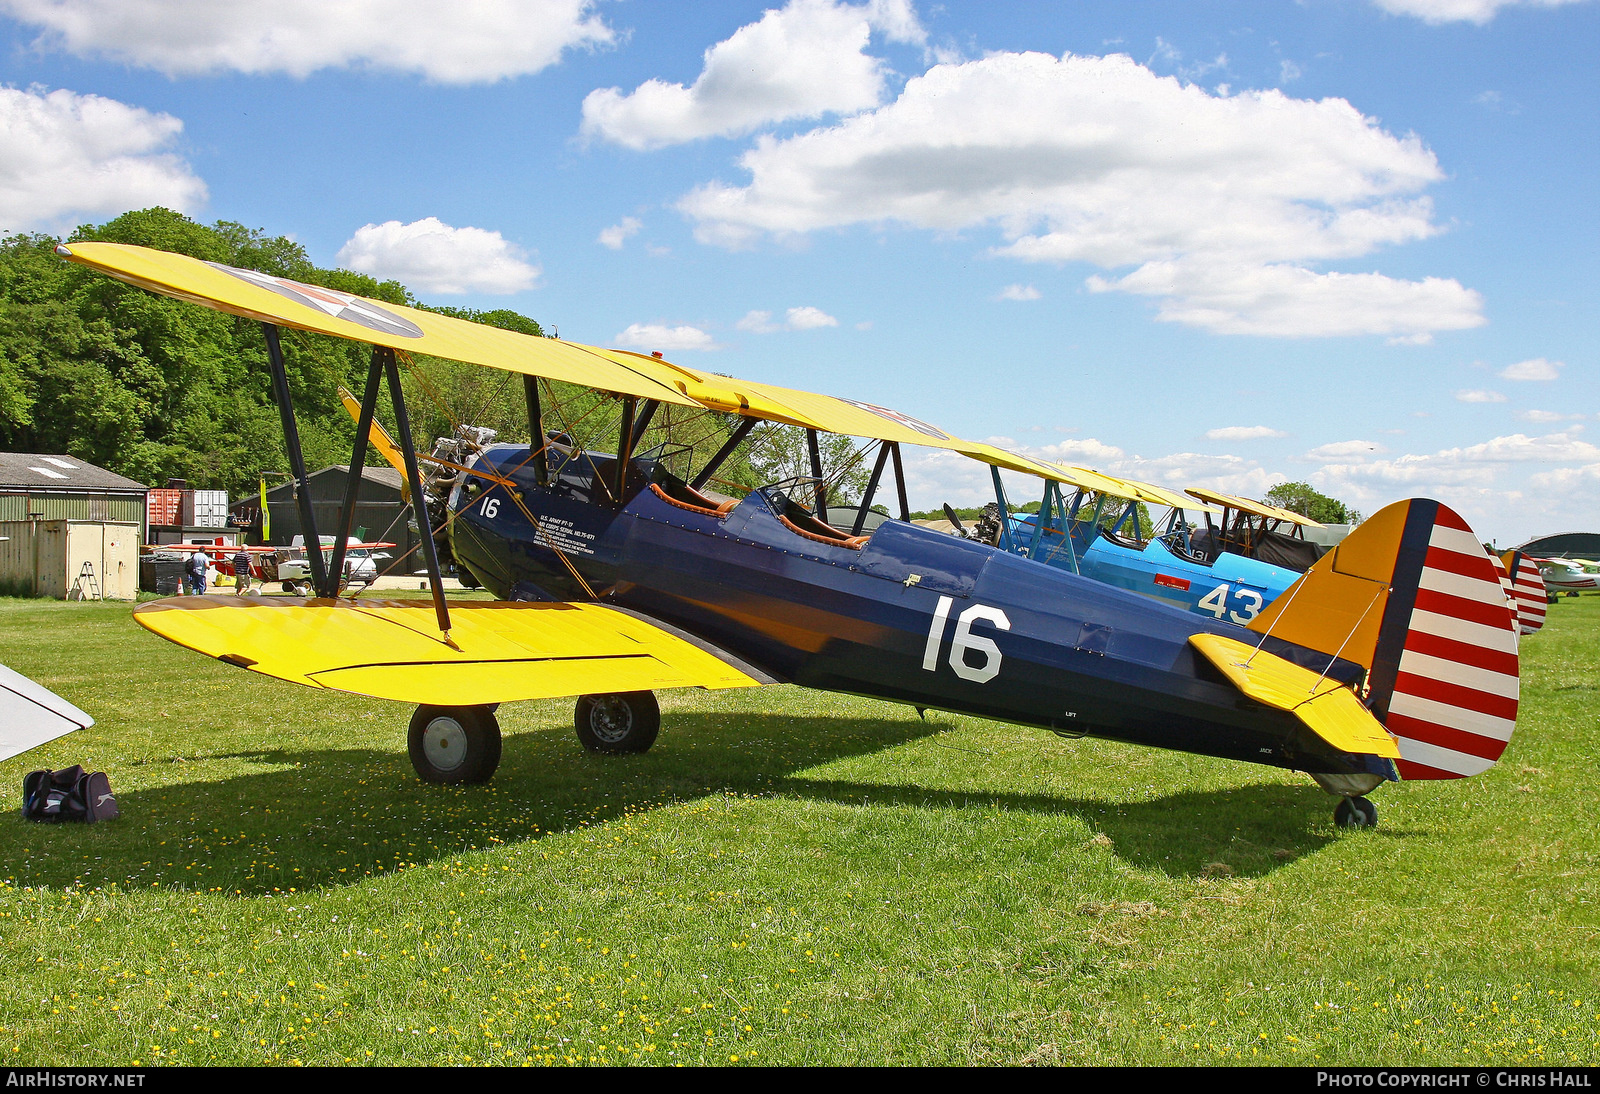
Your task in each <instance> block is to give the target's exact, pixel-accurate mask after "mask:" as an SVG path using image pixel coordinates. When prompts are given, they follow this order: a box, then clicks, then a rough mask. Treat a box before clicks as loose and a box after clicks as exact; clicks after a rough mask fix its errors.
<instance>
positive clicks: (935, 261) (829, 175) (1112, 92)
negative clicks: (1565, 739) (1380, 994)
mask: <svg viewBox="0 0 1600 1094" xmlns="http://www.w3.org/2000/svg"><path fill="white" fill-rule="evenodd" d="M1597 47H1600V0H1299V2H1291V0H1272V2H1269V0H1260V2H1246V0H1237V2H1223V0H1175V2H1161V0H1150V2H1137V0H1134V2H1118V3H1111V2H1104V0H1080V2H1077V3H1072V4H1052V3H1043V2H1036V3H1007V2H1005V0H985V2H981V3H967V2H963V0H946V2H943V3H928V2H925V0H924V2H918V0H863V2H859V3H852V2H846V0H788V2H787V3H785V4H783V5H781V6H772V7H765V6H763V5H762V4H760V3H739V2H734V0H726V2H697V3H694V4H683V3H667V2H664V0H456V2H455V3H452V4H449V5H442V4H438V3H434V2H427V0H253V2H252V3H251V4H249V5H234V4H225V3H212V2H207V0H0V233H10V232H22V231H44V232H52V233H61V232H66V231H70V230H71V229H72V228H73V227H74V226H76V225H77V224H80V223H86V222H100V221H104V220H107V219H110V218H111V217H114V216H116V215H117V214H119V213H121V212H124V211H126V210H128V209H136V208H142V207H145V206H149V205H157V204H159V205H165V206H168V207H170V208H175V209H178V210H181V211H182V212H184V213H186V214H188V215H190V216H192V217H194V218H196V219H198V220H201V221H204V222H207V223H210V222H212V221H216V220H229V221H237V222H240V223H243V224H245V225H246V226H249V227H252V228H262V229H265V230H266V231H267V232H268V233H269V234H272V235H287V236H290V237H292V238H294V239H296V240H298V241H299V242H300V243H302V244H303V245H304V246H305V247H306V249H307V251H308V252H309V254H310V256H311V258H312V260H313V261H314V262H316V263H317V264H319V265H325V266H334V265H337V266H343V267H346V268H349V269H353V270H358V271H361V272H364V273H370V274H373V275H376V276H378V277H380V278H397V279H399V280H401V281H403V282H405V283H406V284H407V285H408V286H409V287H410V288H411V289H412V290H413V291H414V292H415V293H416V294H417V295H418V296H419V297H420V298H421V299H422V300H423V301H425V302H428V303H433V304H452V305H457V306H467V307H478V308H512V309H515V310H517V311H520V312H523V313H524V314H527V315H530V316H532V317H534V318H535V319H537V320H539V322H540V323H541V324H543V325H544V326H545V327H546V329H547V330H549V329H551V328H554V329H555V330H556V331H557V332H558V333H559V334H560V336H561V337H563V338H568V339H572V340H576V341H582V342H589V343H596V344H602V345H611V346H622V347H627V348H633V349H639V350H644V351H650V350H661V351H663V352H664V353H665V354H666V356H667V357H668V359H673V360H678V361H681V362H682V363H684V364H688V365H692V366H694V367H697V368H702V369H707V370H710V371H715V372H721V373H726V374H729V375H735V376H743V377H748V378H750V379H756V380H764V381H769V382H774V383H780V384H785V385H788V386H793V387H803V388H808V389H811V390H817V391H823V392H827V393H828V394H833V395H839V396H844V397H847V398H852V399H858V400H865V401H870V402H874V403H879V404H882V405H885V406H890V407H893V408H895V409H897V410H900V411H904V412H906V413H909V414H912V415H915V416H916V417H919V418H922V419H925V420H927V421H930V422H933V423H935V424H937V425H939V426H941V427H943V428H945V429H947V430H949V431H950V432H952V433H956V434H959V435H962V436H966V437H971V438H977V439H988V440H993V441H994V442H995V443H998V444H1001V445H1004V446H1006V447H1010V448H1014V449H1016V450H1019V451H1023V452H1028V453H1031V454H1034V455H1039V456H1043V457H1045V458H1049V459H1055V460H1060V461H1063V462H1066V463H1072V464H1079V465H1082V466H1088V467H1093V468H1097V469H1099V470H1102V471H1107V472H1111V473H1115V474H1124V475H1128V476H1132V477H1136V478H1140V479H1144V480H1147V481H1151V482H1156V483H1159V484H1161V485H1165V486H1169V487H1174V488H1180V489H1181V488H1183V487H1188V486H1204V487H1210V488H1213V489H1220V490H1224V491H1230V492H1234V493H1239V494H1244V495H1248V496H1252V497H1259V496H1261V495H1262V493H1264V492H1265V491H1266V490H1268V489H1269V488H1270V487H1271V486H1272V485H1274V484H1275V483H1279V482H1285V481H1307V482H1310V483H1311V484H1312V485H1313V486H1315V487H1316V488H1317V489H1319V490H1321V491H1323V492H1324V493H1327V494H1330V495H1332V496H1334V497H1337V498H1339V499H1341V500H1343V501H1344V502H1346V503H1347V504H1350V505H1352V506H1354V507H1355V508H1357V509H1360V510H1362V511H1363V512H1365V513H1369V514H1370V513H1372V512H1374V511H1376V510H1377V509H1379V508H1381V507H1382V506H1383V505H1385V504H1388V503H1389V502H1392V501H1396V500H1399V499H1402V498H1406V497H1432V498H1437V499H1439V500H1441V501H1444V502H1446V503H1447V504H1449V505H1451V506H1452V507H1454V508H1455V509H1457V510H1458V511H1459V512H1461V513H1462V515H1463V516H1465V517H1466V518H1467V519H1468V521H1469V522H1471V523H1472V525H1473V527H1474V528H1475V529H1476V530H1477V531H1478V533H1479V534H1480V536H1481V537H1482V538H1484V539H1485V540H1492V541H1494V542H1496V543H1498V544H1499V545H1501V546H1510V545H1513V544H1517V543H1520V542H1522V541H1524V540H1526V539H1528V538H1531V537H1533V536H1535V535H1540V534H1547V533H1551V532H1557V531H1565V530H1574V529H1584V530H1596V529H1600V374H1597V337H1596V335H1597V327H1600V307H1597V304H1600V300H1597V297H1600V290H1597V286H1600V277H1597V274H1600V231H1597V208H1600V203H1597V200H1596V199H1597V198H1600V182H1597V180H1600V121H1597V116H1600V111H1597V110H1596V104H1597V103H1600V65H1597V64H1596V63H1595V62H1594V57H1595V54H1596V49H1597ZM907 470H908V477H909V478H910V479H911V487H912V489H911V501H912V505H913V507H914V508H936V507H937V506H938V505H939V504H940V503H942V502H946V501H948V502H951V503H953V504H956V505H961V506H965V505H972V504H981V502H982V501H984V500H986V495H987V493H988V486H987V480H988V472H987V469H986V468H984V467H982V466H981V465H976V464H973V463H971V462H970V461H967V460H965V459H964V458H962V457H959V456H954V455H951V454H949V453H939V452H933V451H924V452H921V453H919V454H917V456H916V457H915V458H914V459H912V460H911V461H910V465H909V466H908V469H907ZM1008 488H1009V490H1010V491H1011V494H1012V500H1013V501H1016V500H1018V499H1019V497H1021V498H1029V497H1033V496H1036V493H1037V490H1036V487H1035V485H1033V484H1031V483H1028V482H1026V481H1024V480H1022V479H1021V478H1015V479H1008Z"/></svg>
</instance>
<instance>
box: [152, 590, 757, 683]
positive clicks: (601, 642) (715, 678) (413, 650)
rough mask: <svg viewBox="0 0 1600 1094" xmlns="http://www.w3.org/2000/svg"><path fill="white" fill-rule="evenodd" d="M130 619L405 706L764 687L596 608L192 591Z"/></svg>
mask: <svg viewBox="0 0 1600 1094" xmlns="http://www.w3.org/2000/svg"><path fill="white" fill-rule="evenodd" d="M133 617H134V619H135V620H137V621H138V622H139V623H140V624H141V625H143V626H144V627H146V628H148V629H149V630H152V631H154V632H155V633H156V634H159V635H160V636H161V637H163V638H165V639H168V640H169V641H172V642H176V643H177V644H178V645H180V646H187V647H188V648H189V649H192V650H195V651H197V652H199V653H204V654H207V655H208V656H211V657H216V658H220V659H221V660H224V661H228V662H230V663H232V664H235V665H240V666H243V667H244V668H248V669H251V670H253V671H255V672H259V673H263V674H265V675H267V676H275V677H277V678H278V679H280V680H289V681H292V682H294V683H297V684H307V685H309V686H311V687H324V688H334V689H337V690H339V691H348V692H354V693H355V694H357V695H370V696H372V697H373V698H376V699H394V700H397V701H399V702H405V703H430V704H437V705H441V706H472V705H477V704H482V703H509V702H513V701H516V700H519V699H550V698H555V697H557V696H563V695H585V694H592V693H601V692H623V691H649V690H654V689H656V688H682V687H702V688H742V687H755V686H757V685H759V684H763V683H771V679H770V678H768V677H765V676H763V675H762V674H761V673H760V672H759V671H758V670H755V669H752V668H750V667H749V666H746V665H744V664H743V663H742V662H739V661H738V660H737V659H736V658H733V657H731V656H729V655H726V654H723V653H722V652H721V651H718V650H715V649H714V648H713V647H711V646H709V645H706V644H704V643H697V642H695V641H693V640H691V639H690V638H689V637H688V636H684V635H680V634H679V633H672V632H669V631H668V630H667V629H665V628H663V627H661V626H658V625H656V624H654V623H652V622H650V621H648V620H645V619H643V618H640V617H638V616H635V615H632V614H630V613H626V612H623V611H619V610H616V609H613V608H609V607H605V606H603V605H600V604H561V603H526V602H505V601H501V602H490V601H468V602H461V603H455V604H451V605H450V622H451V629H450V635H451V638H452V640H453V646H452V645H447V644H446V643H445V642H444V641H442V640H441V639H440V637H439V631H438V624H437V622H436V620H435V617H434V613H433V603H432V601H428V600H363V601H361V602H359V603H354V602H351V601H343V600H341V601H331V600H299V599H290V598H278V597H274V598H272V599H270V600H243V599H241V598H239V597H234V596H189V597H178V598H174V599H170V600H157V601H152V602H150V603H147V604H141V605H139V606H138V607H137V608H135V609H134V612H133Z"/></svg>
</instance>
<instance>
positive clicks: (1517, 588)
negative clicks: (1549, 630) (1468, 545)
mask: <svg viewBox="0 0 1600 1094" xmlns="http://www.w3.org/2000/svg"><path fill="white" fill-rule="evenodd" d="M1501 558H1502V559H1504V561H1505V566H1506V569H1507V570H1509V571H1510V573H1511V594H1512V595H1513V596H1514V597H1516V600H1517V621H1518V624H1519V626H1520V627H1521V630H1522V633H1523V634H1533V633H1534V632H1535V631H1537V630H1538V629H1539V628H1540V627H1542V626H1544V614H1545V611H1546V610H1547V609H1548V607H1549V597H1550V593H1549V590H1547V589H1546V588H1545V584H1544V575H1543V574H1542V573H1540V572H1539V567H1538V566H1537V565H1535V564H1534V561H1533V559H1531V558H1529V557H1528V556H1527V555H1525V554H1523V553H1522V552H1521V551H1507V552H1506V553H1505V554H1504V555H1502V556H1501Z"/></svg>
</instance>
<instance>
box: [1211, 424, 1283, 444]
mask: <svg viewBox="0 0 1600 1094" xmlns="http://www.w3.org/2000/svg"><path fill="white" fill-rule="evenodd" d="M1288 435H1289V434H1287V433H1285V432H1283V431H1282V430H1281V429H1273V428H1272V427H1271V426H1269V425H1228V426H1223V427H1222V428H1221V429H1208V430H1206V440H1208V441H1260V440H1266V439H1267V438H1269V437H1287V436H1288Z"/></svg>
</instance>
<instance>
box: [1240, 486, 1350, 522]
mask: <svg viewBox="0 0 1600 1094" xmlns="http://www.w3.org/2000/svg"><path fill="white" fill-rule="evenodd" d="M1261 500H1262V501H1264V502H1266V503H1267V504H1268V505H1276V506H1278V507H1279V508H1280V509H1287V510H1289V511H1290V512H1291V513H1299V514H1300V515H1301V516H1302V517H1310V518H1311V519H1312V520H1314V521H1316V522H1317V523H1319V524H1360V523H1361V513H1360V512H1359V511H1357V510H1355V509H1352V508H1350V507H1349V506H1347V505H1345V503H1344V502H1342V501H1340V500H1339V499H1337V498H1330V497H1328V495H1326V494H1322V493H1318V492H1317V491H1316V490H1315V489H1314V488H1313V487H1312V486H1311V484H1310V483H1305V482H1280V483H1279V484H1278V485H1277V486H1274V487H1273V488H1272V489H1271V490H1268V491H1267V496H1266V497H1265V498H1262V499H1261Z"/></svg>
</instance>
